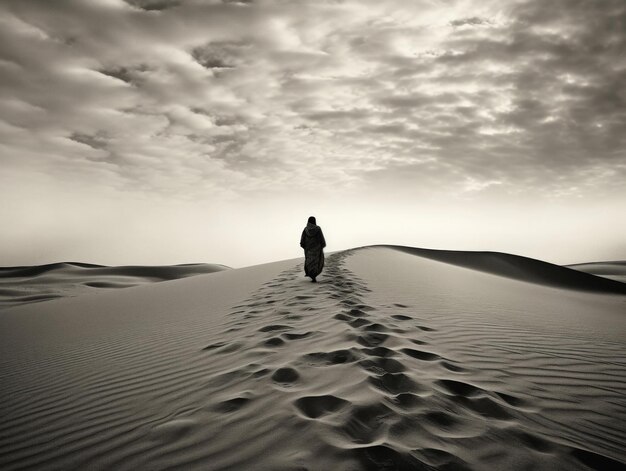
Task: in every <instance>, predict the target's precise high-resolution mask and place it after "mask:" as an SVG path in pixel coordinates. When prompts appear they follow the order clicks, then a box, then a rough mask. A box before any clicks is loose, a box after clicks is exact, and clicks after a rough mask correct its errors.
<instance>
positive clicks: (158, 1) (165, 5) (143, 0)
mask: <svg viewBox="0 0 626 471" xmlns="http://www.w3.org/2000/svg"><path fill="white" fill-rule="evenodd" d="M124 1H125V2H126V3H128V4H129V5H131V6H133V7H135V8H139V9H140V10H145V11H162V10H168V9H170V8H174V7H177V6H179V5H180V3H181V2H180V0H124Z"/></svg>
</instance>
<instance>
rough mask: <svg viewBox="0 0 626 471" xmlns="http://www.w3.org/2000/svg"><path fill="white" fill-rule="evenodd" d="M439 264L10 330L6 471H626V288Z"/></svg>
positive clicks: (183, 284) (347, 269) (539, 268)
mask: <svg viewBox="0 0 626 471" xmlns="http://www.w3.org/2000/svg"><path fill="white" fill-rule="evenodd" d="M409 252H410V253H409ZM416 254H417V255H418V256H416ZM455 254H456V255H454V256H455V257H458V256H459V253H458V252H457V253H455ZM429 255H430V256H429V257H426V256H424V255H423V254H421V253H420V250H419V249H413V250H411V249H409V248H406V247H402V248H392V247H374V248H362V249H358V250H349V251H344V252H338V253H334V254H332V255H330V256H328V257H327V265H326V269H325V271H324V273H323V274H322V276H320V277H319V281H320V282H319V283H317V284H313V283H310V282H309V281H307V280H306V279H304V278H303V276H302V273H301V271H302V260H301V259H297V260H287V261H284V262H278V263H274V264H267V265H260V266H256V267H249V268H244V269H237V270H228V271H223V272H220V273H215V274H212V275H207V276H194V277H192V278H187V279H181V280H175V281H171V282H165V283H158V284H150V285H144V286H138V287H135V288H132V289H128V290H115V291H107V290H101V291H99V292H96V293H93V294H87V295H83V296H79V297H75V298H67V299H60V300H56V301H51V302H47V303H38V304H29V305H24V306H19V307H13V308H8V309H5V310H4V311H3V312H2V314H0V373H1V375H2V378H3V380H2V383H1V386H0V387H1V388H2V402H1V404H0V408H1V409H0V410H1V413H2V417H3V421H2V422H1V423H0V467H2V469H122V470H123V469H202V470H206V469H209V470H223V469H254V470H292V469H308V470H331V469H332V470H359V469H367V470H370V469H382V470H394V469H400V470H405V469H406V470H468V469H471V470H494V469H502V470H505V469H506V470H509V469H510V470H526V469H533V470H534V469H537V470H554V469H567V470H570V469H571V470H590V469H591V470H612V469H624V466H625V465H626V426H625V425H624V424H626V355H625V353H624V341H625V340H626V317H625V316H624V313H625V310H624V307H625V306H626V297H625V296H623V295H620V294H616V291H619V289H618V288H616V287H618V286H619V285H616V284H613V283H609V284H605V283H604V282H608V281H610V280H604V279H600V278H598V279H596V278H597V277H594V276H592V275H587V276H584V277H583V278H580V277H577V276H572V275H571V274H570V273H569V272H570V271H571V270H567V269H565V270H566V271H565V272H564V271H562V270H558V269H555V268H553V267H545V265H544V264H543V262H539V261H532V260H529V259H524V260H523V261H522V262H520V263H519V264H516V263H517V261H518V258H515V257H514V256H507V255H505V254H486V255H484V256H482V258H481V256H479V255H467V256H465V260H468V259H469V260H471V262H472V263H474V264H475V266H474V267H473V268H472V269H470V268H468V263H467V262H464V263H463V265H464V266H458V265H459V263H455V262H454V261H452V260H453V259H454V260H457V259H456V258H454V257H452V258H450V256H449V255H448V254H446V253H443V254H438V256H439V257H440V258H441V261H440V260H436V259H435V257H434V256H433V253H432V252H430V253H429ZM434 255H437V254H434ZM511 257H513V258H511ZM461 258H463V257H462V256H461ZM494 258H495V260H496V261H495V262H494ZM502 260H504V261H505V262H506V263H504V262H502ZM442 261H445V263H442ZM494 265H495V266H496V268H495V269H492V268H490V267H492V266H494ZM485 267H487V268H490V269H489V270H486V269H485ZM557 268H558V267H557ZM507 269H508V270H509V271H507ZM496 271H497V272H498V273H499V274H498V275H496V274H494V272H496ZM537 273H539V274H538V275H537ZM574 273H576V272H574ZM581 275H586V274H581ZM572 280H574V281H573V282H572ZM581 280H587V282H588V283H589V284H588V285H584V286H583V285H582V284H581V283H582V282H581ZM598 280H601V281H598ZM540 281H542V282H540ZM556 286H558V287H556ZM607 286H610V288H606V287H607ZM574 287H577V288H578V289H572V288H574ZM563 288H567V289H563ZM602 290H604V291H605V292H600V291H602ZM606 291H611V292H610V293H608V292H606Z"/></svg>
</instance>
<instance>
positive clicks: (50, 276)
mask: <svg viewBox="0 0 626 471" xmlns="http://www.w3.org/2000/svg"><path fill="white" fill-rule="evenodd" d="M227 269H229V268H228V267H226V266H224V265H217V264H207V263H194V264H185V265H168V266H121V267H110V266H104V265H93V264H89V263H77V262H66V263H51V264H48V265H37V266H26V267H0V308H2V307H8V306H16V305H19V304H25V303H32V302H38V301H47V300H50V299H56V298H63V297H66V296H77V295H79V294H84V293H87V292H90V291H92V290H93V289H102V288H107V289H110V288H128V287H131V286H137V285H143V284H147V283H155V282H159V281H167V280H175V279H179V278H186V277H189V276H195V275H204V274H207V273H214V272H217V271H222V270H227Z"/></svg>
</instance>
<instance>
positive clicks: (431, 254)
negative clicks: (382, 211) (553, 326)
mask: <svg viewBox="0 0 626 471" xmlns="http://www.w3.org/2000/svg"><path fill="white" fill-rule="evenodd" d="M383 247H385V246H383ZM387 247H391V248H395V249H396V250H402V251H404V252H407V253H410V254H413V255H419V256H420V257H426V258H430V259H432V260H437V261H440V262H444V263H451V264H453V265H458V266H461V267H466V268H471V269H474V270H480V271H484V272H487V273H493V274H494V275H500V276H506V277H508V278H513V279H516V280H521V281H527V282H529V283H537V284H543V285H546V286H554V287H556V288H566V289H576V290H583V291H596V292H601V293H617V294H626V284H624V283H620V282H616V281H615V280H617V281H621V280H618V279H617V278H615V279H614V280H606V279H605V278H604V277H603V278H598V277H597V276H590V275H601V274H602V275H604V274H617V275H621V276H626V262H605V263H589V264H581V265H568V266H560V265H554V264H552V263H547V262H543V261H541V260H536V259H533V258H528V257H522V256H519V255H512V254H508V253H501V252H468V251H460V250H432V249H420V248H415V247H403V246H387ZM607 278H608V277H607Z"/></svg>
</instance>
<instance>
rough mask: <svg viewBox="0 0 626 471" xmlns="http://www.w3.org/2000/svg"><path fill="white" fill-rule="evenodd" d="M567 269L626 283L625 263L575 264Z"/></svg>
mask: <svg viewBox="0 0 626 471" xmlns="http://www.w3.org/2000/svg"><path fill="white" fill-rule="evenodd" d="M567 267H568V268H571V269H572V270H578V271H582V272H585V273H591V274H592V275H597V276H602V277H604V278H609V279H611V280H615V281H621V282H622V283H626V261H614V262H593V263H576V264H574V265H567Z"/></svg>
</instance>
